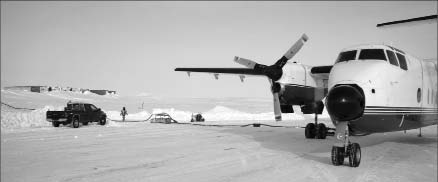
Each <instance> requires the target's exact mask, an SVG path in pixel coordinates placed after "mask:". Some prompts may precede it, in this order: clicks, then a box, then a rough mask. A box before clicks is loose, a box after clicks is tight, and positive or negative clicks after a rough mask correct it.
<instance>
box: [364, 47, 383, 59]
mask: <svg viewBox="0 0 438 182" xmlns="http://www.w3.org/2000/svg"><path fill="white" fill-rule="evenodd" d="M359 59H362V60H363V59H378V60H385V61H386V57H385V53H384V52H383V49H362V50H361V51H360V54H359Z"/></svg>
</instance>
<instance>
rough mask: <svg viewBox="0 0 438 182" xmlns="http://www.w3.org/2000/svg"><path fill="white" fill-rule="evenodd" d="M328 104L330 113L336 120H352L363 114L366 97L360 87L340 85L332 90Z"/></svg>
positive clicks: (327, 100) (328, 96) (327, 99)
mask: <svg viewBox="0 0 438 182" xmlns="http://www.w3.org/2000/svg"><path fill="white" fill-rule="evenodd" d="M326 106H327V111H328V113H329V114H330V116H331V117H332V118H333V119H335V120H336V121H351V120H355V119H357V118H359V117H361V116H362V115H363V112H364V109H365V97H364V95H363V94H362V92H361V91H360V90H359V89H358V88H355V87H353V86H350V85H340V86H336V87H334V88H332V89H331V90H330V92H329V93H328V95H327V98H326Z"/></svg>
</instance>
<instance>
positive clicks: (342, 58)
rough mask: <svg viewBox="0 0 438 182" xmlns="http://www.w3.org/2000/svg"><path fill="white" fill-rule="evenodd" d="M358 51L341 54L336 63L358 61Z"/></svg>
mask: <svg viewBox="0 0 438 182" xmlns="http://www.w3.org/2000/svg"><path fill="white" fill-rule="evenodd" d="M356 53H357V50H352V51H345V52H341V53H340V54H339V56H338V59H337V60H336V63H339V62H344V61H350V60H355V59H356Z"/></svg>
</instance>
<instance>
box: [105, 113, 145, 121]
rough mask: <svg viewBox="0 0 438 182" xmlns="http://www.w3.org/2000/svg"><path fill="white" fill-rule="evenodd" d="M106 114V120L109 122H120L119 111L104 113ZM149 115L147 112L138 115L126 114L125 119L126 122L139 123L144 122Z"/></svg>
mask: <svg viewBox="0 0 438 182" xmlns="http://www.w3.org/2000/svg"><path fill="white" fill-rule="evenodd" d="M104 112H105V113H106V116H107V118H108V119H111V120H122V116H121V115H120V111H104ZM150 115H151V114H150V113H149V112H147V111H142V112H139V113H132V114H131V113H128V115H126V117H125V119H126V120H135V121H140V120H145V119H147V118H149V116H150Z"/></svg>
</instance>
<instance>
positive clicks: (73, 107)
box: [46, 102, 106, 128]
mask: <svg viewBox="0 0 438 182" xmlns="http://www.w3.org/2000/svg"><path fill="white" fill-rule="evenodd" d="M46 120H47V121H48V122H52V125H53V126H54V127H59V125H60V124H63V125H68V124H71V126H72V127H73V128H78V127H79V123H82V124H83V125H88V123H89V122H98V123H99V124H100V125H105V123H106V114H105V113H104V112H103V111H102V110H101V109H100V108H97V107H96V106H94V105H93V104H88V103H81V102H68V103H67V107H65V108H64V111H47V112H46Z"/></svg>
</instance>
